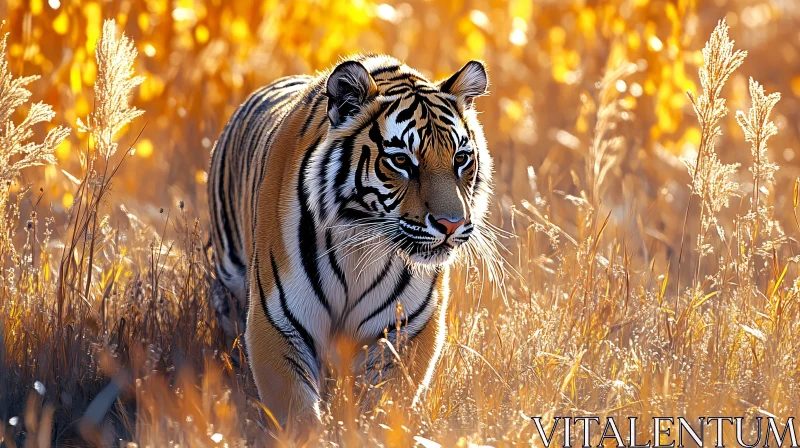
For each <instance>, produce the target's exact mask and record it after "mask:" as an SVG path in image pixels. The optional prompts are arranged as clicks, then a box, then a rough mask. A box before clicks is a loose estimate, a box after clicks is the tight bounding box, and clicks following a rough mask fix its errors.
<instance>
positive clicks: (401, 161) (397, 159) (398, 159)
mask: <svg viewBox="0 0 800 448" xmlns="http://www.w3.org/2000/svg"><path fill="white" fill-rule="evenodd" d="M406 162H408V157H407V156H405V155H403V154H398V155H396V156H394V163H395V164H397V165H405V164H406Z"/></svg>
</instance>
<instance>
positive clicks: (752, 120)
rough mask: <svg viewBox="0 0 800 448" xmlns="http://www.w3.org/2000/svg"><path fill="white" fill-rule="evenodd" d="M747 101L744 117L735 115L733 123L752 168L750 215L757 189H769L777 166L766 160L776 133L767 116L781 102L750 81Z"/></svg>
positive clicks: (757, 194) (756, 196) (754, 205)
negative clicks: (739, 131)
mask: <svg viewBox="0 0 800 448" xmlns="http://www.w3.org/2000/svg"><path fill="white" fill-rule="evenodd" d="M750 98H751V99H752V106H750V110H749V111H748V112H747V114H745V113H744V112H743V111H741V110H739V111H736V121H737V122H739V126H741V128H742V131H744V138H745V140H746V141H748V142H750V144H751V147H750V153H751V154H752V156H753V166H751V167H750V171H751V172H752V173H753V198H752V200H751V201H752V202H751V211H752V212H756V211H757V210H758V208H759V207H758V203H759V186H760V185H764V186H766V185H771V184H772V183H774V182H775V172H776V171H778V165H776V164H775V163H773V162H771V161H770V160H769V156H768V154H767V140H769V138H770V137H772V136H774V135H776V134H777V133H778V128H777V127H776V126H775V123H773V122H772V121H770V119H769V115H770V113H772V108H773V107H775V105H776V104H778V101H780V99H781V94H780V92H774V93H770V94H769V95H766V94H765V93H764V87H763V86H762V85H761V84H759V83H758V82H757V81H755V80H753V78H752V77H751V78H750Z"/></svg>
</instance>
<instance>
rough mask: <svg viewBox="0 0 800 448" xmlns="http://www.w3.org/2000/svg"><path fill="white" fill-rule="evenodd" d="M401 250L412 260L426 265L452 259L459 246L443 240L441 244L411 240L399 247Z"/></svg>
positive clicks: (443, 262) (440, 263) (438, 263)
mask: <svg viewBox="0 0 800 448" xmlns="http://www.w3.org/2000/svg"><path fill="white" fill-rule="evenodd" d="M399 251H400V252H401V253H402V254H403V255H404V256H405V257H407V259H408V260H409V261H411V262H414V263H418V264H424V265H442V264H446V263H449V262H450V261H452V260H453V259H454V258H455V257H456V255H457V254H458V247H457V246H455V245H452V244H451V243H448V242H447V241H442V242H441V243H439V244H436V245H431V244H420V243H417V242H413V241H412V242H410V244H408V245H406V246H405V247H402V248H401V249H399Z"/></svg>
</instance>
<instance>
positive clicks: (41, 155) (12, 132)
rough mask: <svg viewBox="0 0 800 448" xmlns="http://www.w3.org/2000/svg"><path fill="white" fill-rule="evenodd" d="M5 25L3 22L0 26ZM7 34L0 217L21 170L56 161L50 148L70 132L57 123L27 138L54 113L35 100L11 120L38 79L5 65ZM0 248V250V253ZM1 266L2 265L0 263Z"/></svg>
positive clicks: (4, 235) (0, 75) (1, 81)
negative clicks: (39, 135) (41, 134)
mask: <svg viewBox="0 0 800 448" xmlns="http://www.w3.org/2000/svg"><path fill="white" fill-rule="evenodd" d="M4 26H5V21H3V22H2V25H0V29H2V28H3V27H4ZM7 39H8V34H6V35H4V36H3V37H2V39H0V217H3V216H4V215H5V213H6V205H7V203H8V199H9V194H10V189H11V184H12V183H13V182H15V181H17V179H18V177H19V175H20V171H22V170H23V169H25V168H30V167H34V166H40V165H51V164H54V163H56V159H55V157H54V156H53V151H55V149H56V147H57V146H58V145H59V144H61V142H62V141H63V140H64V139H65V138H66V137H67V136H68V135H69V133H70V130H69V129H67V128H65V127H63V126H56V127H54V128H53V129H51V130H50V131H49V132H47V135H46V136H45V138H44V140H43V141H42V142H41V143H37V142H32V141H30V139H31V137H33V127H34V126H35V125H37V124H39V123H46V122H49V121H50V120H52V119H53V117H54V116H55V115H56V113H55V112H54V111H53V109H52V108H51V107H50V105H48V104H45V103H42V102H38V103H34V104H32V105H31V107H30V109H29V110H28V114H27V116H26V117H25V119H23V120H22V122H21V123H19V124H18V125H15V124H14V122H13V121H12V116H13V114H14V112H15V111H16V110H17V108H19V107H20V106H22V105H23V104H25V103H26V102H28V99H29V98H30V96H31V92H30V91H29V90H28V89H26V88H25V87H26V86H27V85H28V84H30V83H31V82H33V81H35V80H37V79H39V77H38V76H26V77H22V78H15V77H14V76H13V75H12V73H11V72H10V70H9V68H8V61H7V60H6V46H7ZM5 221H6V220H5V219H0V245H2V246H4V247H5V248H7V249H10V248H11V247H12V246H10V244H8V243H9V240H10V238H11V237H12V235H11V234H10V233H9V232H10V229H7V228H6V226H5V224H6V222H5ZM3 252H4V251H3V250H0V253H3ZM0 266H2V265H0Z"/></svg>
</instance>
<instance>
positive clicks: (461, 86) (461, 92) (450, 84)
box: [438, 61, 489, 107]
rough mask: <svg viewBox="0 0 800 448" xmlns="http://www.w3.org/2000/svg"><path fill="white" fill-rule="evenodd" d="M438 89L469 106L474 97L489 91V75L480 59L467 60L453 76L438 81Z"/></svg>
mask: <svg viewBox="0 0 800 448" xmlns="http://www.w3.org/2000/svg"><path fill="white" fill-rule="evenodd" d="M438 86H439V90H441V91H442V92H444V93H449V94H451V95H454V96H455V97H456V98H457V99H458V101H459V102H462V101H463V103H464V105H465V106H467V107H471V106H472V104H473V101H474V100H475V97H478V96H483V95H486V94H487V93H489V90H488V88H489V75H488V74H486V66H485V65H483V62H481V61H469V62H467V63H466V64H465V65H464V66H463V67H461V69H460V70H459V71H457V72H456V73H455V74H454V75H453V76H451V77H449V78H447V79H445V80H442V81H439V83H438Z"/></svg>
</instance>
